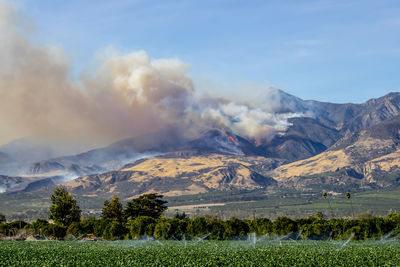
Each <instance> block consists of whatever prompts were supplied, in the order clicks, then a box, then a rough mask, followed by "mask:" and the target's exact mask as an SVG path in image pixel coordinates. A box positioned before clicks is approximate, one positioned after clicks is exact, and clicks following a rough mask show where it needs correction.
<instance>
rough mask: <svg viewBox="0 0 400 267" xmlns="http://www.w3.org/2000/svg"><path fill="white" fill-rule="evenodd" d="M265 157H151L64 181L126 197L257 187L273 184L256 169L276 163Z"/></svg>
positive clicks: (85, 190) (78, 189)
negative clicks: (157, 193)
mask: <svg viewBox="0 0 400 267" xmlns="http://www.w3.org/2000/svg"><path fill="white" fill-rule="evenodd" d="M274 163H275V160H271V159H267V158H264V157H243V158H238V157H237V156H236V157H235V156H227V155H219V154H212V155H208V156H193V157H188V158H181V157H179V158H174V157H167V158H151V159H146V160H139V161H137V162H134V163H131V164H127V165H125V166H124V167H122V168H121V169H120V170H117V171H112V172H107V173H104V174H99V175H97V174H96V175H88V176H84V177H81V178H78V179H75V180H73V181H70V182H68V183H66V184H65V186H66V187H67V188H68V189H69V190H71V191H72V192H74V193H77V194H81V195H82V194H84V195H97V196H109V195H112V194H118V195H120V196H122V197H123V198H130V197H134V196H136V195H139V194H143V193H147V192H159V193H162V194H164V195H167V196H172V195H186V194H197V193H202V192H207V191H210V190H214V189H218V190H226V189H231V188H237V189H256V188H261V187H265V186H268V185H271V184H274V182H275V181H274V180H273V179H271V178H268V177H265V176H263V175H261V174H260V173H259V172H257V171H256V169H257V166H260V165H261V166H264V167H265V165H271V164H274Z"/></svg>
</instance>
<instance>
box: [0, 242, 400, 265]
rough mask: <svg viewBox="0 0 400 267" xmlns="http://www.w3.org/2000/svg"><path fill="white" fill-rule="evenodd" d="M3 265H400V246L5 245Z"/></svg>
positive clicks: (1, 246)
mask: <svg viewBox="0 0 400 267" xmlns="http://www.w3.org/2000/svg"><path fill="white" fill-rule="evenodd" d="M0 262H1V264H2V265H5V266H9V265H25V266H33V265H41V266H43V265H46V266H66V265H130V266H132V265H135V266H233V265H234V266H289V265H292V266H343V265H346V266H398V265H399V264H400V243H399V242H398V241H396V240H391V239H387V240H385V239H382V240H379V241H351V242H348V241H346V240H342V241H311V240H308V241H291V240H279V239H271V240H260V241H258V242H257V239H253V240H241V241H207V240H204V241H202V240H200V239H199V240H192V241H156V240H154V239H144V240H124V241H104V242H78V241H63V242H59V241H47V242H39V241H36V242H12V241H10V242H7V241H3V242H0Z"/></svg>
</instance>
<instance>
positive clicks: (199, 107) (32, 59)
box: [0, 0, 299, 145]
mask: <svg viewBox="0 0 400 267" xmlns="http://www.w3.org/2000/svg"><path fill="white" fill-rule="evenodd" d="M24 21H25V19H24V18H23V17H22V16H21V14H19V13H18V12H17V11H16V10H15V9H14V8H12V7H10V5H9V4H7V2H5V1H4V0H0V58H1V61H2V64H0V131H1V133H2V134H1V136H0V142H5V141H8V140H11V139H15V138H16V137H21V136H42V137H44V138H46V139H49V140H52V141H54V140H56V141H57V140H70V141H71V140H79V141H80V142H86V143H88V144H90V145H93V144H105V143H110V142H113V141H115V140H119V139H122V138H127V137H133V136H139V135H144V134H146V133H152V132H157V131H160V130H165V129H169V128H173V129H177V130H180V131H181V132H182V135H183V136H186V137H187V138H192V137H195V136H197V135H198V134H199V133H200V132H202V131H205V130H207V129H215V128H218V129H222V130H226V131H230V132H233V133H235V134H238V135H240V136H243V137H246V138H249V139H253V140H255V141H263V140H269V139H270V138H271V137H272V136H274V135H275V134H276V132H278V131H281V130H284V129H286V128H287V126H288V122H287V118H288V117H292V116H298V115H299V114H292V113H279V114H278V113H276V112H275V111H276V110H278V109H279V99H278V100H277V99H276V97H272V98H271V100H270V101H266V102H264V103H263V104H262V105H253V104H249V103H245V102H243V103H238V102H233V101H231V100H229V99H228V98H226V99H221V98H218V99H217V98H210V97H199V96H198V95H197V94H196V92H195V88H194V86H193V82H192V80H191V79H190V77H188V75H187V73H188V71H189V66H188V65H186V64H185V63H183V62H181V61H180V60H178V59H152V58H150V56H149V55H148V54H147V53H146V52H145V51H137V52H133V53H130V54H126V55H113V56H109V57H107V58H105V59H104V60H103V61H102V62H101V64H100V65H99V67H98V68H97V69H94V70H91V71H90V72H88V73H90V74H87V75H82V77H81V78H79V79H72V78H71V77H72V76H73V75H72V74H71V73H72V71H71V68H70V64H69V57H68V55H66V54H65V52H64V51H63V50H62V48H60V47H55V46H44V45H39V44H36V43H35V42H33V41H32V39H31V38H29V37H30V35H31V34H32V33H31V32H30V31H29V27H26V26H25V25H24V24H23V23H22V22H24ZM165 138H171V137H170V136H165Z"/></svg>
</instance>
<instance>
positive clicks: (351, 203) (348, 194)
mask: <svg viewBox="0 0 400 267" xmlns="http://www.w3.org/2000/svg"><path fill="white" fill-rule="evenodd" d="M346 198H347V199H350V205H351V213H352V215H353V219H354V209H353V201H352V200H351V195H350V192H346Z"/></svg>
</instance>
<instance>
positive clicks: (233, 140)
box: [229, 136, 237, 146]
mask: <svg viewBox="0 0 400 267" xmlns="http://www.w3.org/2000/svg"><path fill="white" fill-rule="evenodd" d="M229 140H231V141H232V142H233V143H234V144H235V145H236V146H237V142H236V141H235V139H233V137H232V136H229Z"/></svg>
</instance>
